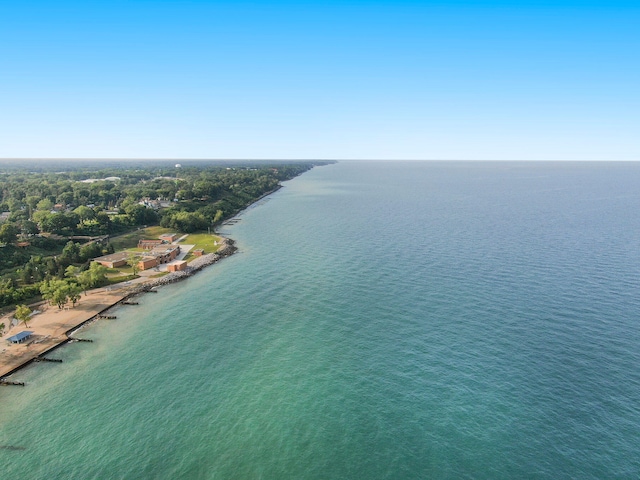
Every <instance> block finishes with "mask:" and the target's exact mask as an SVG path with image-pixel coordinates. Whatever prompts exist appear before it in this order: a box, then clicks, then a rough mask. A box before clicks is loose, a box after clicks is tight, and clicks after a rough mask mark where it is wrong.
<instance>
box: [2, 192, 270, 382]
mask: <svg viewBox="0 0 640 480" xmlns="http://www.w3.org/2000/svg"><path fill="white" fill-rule="evenodd" d="M281 188H283V185H281V184H280V185H278V186H277V187H276V188H274V189H273V190H271V191H269V192H267V193H265V194H263V195H261V196H260V197H258V198H257V199H255V200H254V201H252V202H251V203H250V204H249V205H247V206H246V207H244V208H243V209H241V210H239V211H237V212H236V213H235V214H234V215H233V216H231V217H229V218H228V219H226V220H224V221H223V222H222V225H224V223H225V222H227V221H229V220H231V219H234V218H236V217H238V216H239V215H241V214H242V213H243V212H245V211H246V210H248V209H249V208H251V207H253V206H255V205H256V204H258V203H259V202H260V201H262V200H263V199H264V198H265V197H268V196H269V195H271V194H273V193H275V192H277V191H278V190H280V189H281ZM218 236H221V235H218ZM237 250H238V248H237V247H236V246H235V241H234V240H233V239H231V238H228V237H222V245H221V247H220V248H219V249H218V250H217V251H216V252H215V253H208V254H206V255H203V256H201V257H199V258H196V259H195V260H192V261H191V262H190V263H189V265H188V266H187V269H186V270H184V271H180V272H171V273H169V274H168V275H165V276H163V277H160V278H155V279H150V280H147V281H142V282H140V283H138V284H137V285H135V286H130V285H129V286H121V287H113V286H112V287H101V288H97V289H94V290H90V291H88V292H87V293H86V295H85V296H83V297H82V299H83V300H84V303H82V302H79V303H78V306H76V307H74V308H72V309H68V308H67V309H64V310H60V309H57V310H53V309H54V308H55V307H49V306H46V303H44V304H43V306H44V307H45V309H44V311H43V312H40V313H38V314H37V315H43V314H44V315H45V317H41V318H40V319H39V320H42V321H41V322H38V323H40V324H41V325H40V327H41V330H43V329H44V330H45V333H46V331H51V333H50V334H49V335H45V336H44V337H43V338H38V337H40V335H37V334H36V335H34V336H35V337H36V338H35V339H34V340H31V341H30V342H27V343H25V344H13V345H8V346H3V347H0V348H3V349H2V350H0V386H8V385H12V384H13V383H12V381H11V380H9V379H8V378H7V377H10V376H11V375H13V374H15V373H16V372H18V371H20V370H22V369H23V368H25V367H27V366H28V365H30V364H32V363H34V362H36V361H38V359H39V358H41V357H43V356H45V355H46V354H48V353H50V352H52V351H54V350H56V349H57V348H59V347H61V346H63V345H66V344H67V343H70V342H73V341H78V340H77V339H74V338H73V337H71V335H72V334H73V333H75V332H76V331H77V330H79V329H80V328H82V327H84V326H85V325H88V324H90V323H92V322H94V321H96V320H98V319H99V318H100V315H102V314H103V313H105V312H106V311H108V310H109V309H111V308H113V307H115V306H116V305H118V304H122V303H123V302H126V301H127V300H128V299H129V298H131V297H134V296H137V295H141V294H143V293H148V292H156V291H157V290H155V289H156V288H158V287H161V286H164V285H169V284H171V283H175V282H179V281H182V280H185V279H187V278H189V277H191V276H192V275H195V274H196V273H197V272H199V271H200V270H202V269H203V268H205V267H208V266H210V265H213V264H214V263H217V262H219V261H220V260H222V259H224V258H226V257H229V256H231V255H233V254H234V253H235V252H236V251H237ZM89 295H93V296H94V298H92V299H91V300H94V302H90V303H88V304H87V297H88V296H89ZM96 297H97V298H96ZM95 300H98V301H97V302H96V301H95ZM49 308H51V309H52V310H53V311H52V312H49V311H48V310H49ZM83 311H85V312H86V313H85V314H84V315H81V312H83ZM56 315H60V317H65V318H66V321H65V320H64V319H62V318H60V317H56ZM54 317H55V318H54ZM7 318H10V315H7ZM35 320H38V319H36V318H35V316H34V318H32V319H31V320H30V322H32V321H35ZM56 320H61V321H60V322H56ZM45 322H47V323H45ZM43 323H44V327H45V328H42V327H43V325H42V324H43ZM47 327H48V328H47ZM55 327H57V328H55ZM14 328H15V327H14ZM25 328H32V327H25ZM33 328H34V330H35V328H36V327H33ZM10 330H11V329H9V330H8V331H7V333H6V334H5V336H6V335H8V334H9V331H10ZM34 333H35V332H34ZM38 347H47V348H38ZM8 349H16V350H19V351H18V352H15V353H14V351H12V352H11V353H13V355H11V357H12V358H5V357H7V356H8V354H7V353H6V352H7V350H8ZM16 383H18V384H20V385H22V386H24V383H20V382H16Z"/></svg>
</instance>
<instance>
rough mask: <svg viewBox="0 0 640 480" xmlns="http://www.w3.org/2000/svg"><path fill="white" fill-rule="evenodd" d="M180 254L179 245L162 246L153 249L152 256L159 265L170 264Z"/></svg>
mask: <svg viewBox="0 0 640 480" xmlns="http://www.w3.org/2000/svg"><path fill="white" fill-rule="evenodd" d="M179 253H180V246H179V245H160V246H158V247H154V248H152V249H151V251H150V254H151V256H154V257H156V258H157V259H158V263H159V264H160V263H169V262H170V261H172V260H175V258H176V257H177V256H178V254H179Z"/></svg>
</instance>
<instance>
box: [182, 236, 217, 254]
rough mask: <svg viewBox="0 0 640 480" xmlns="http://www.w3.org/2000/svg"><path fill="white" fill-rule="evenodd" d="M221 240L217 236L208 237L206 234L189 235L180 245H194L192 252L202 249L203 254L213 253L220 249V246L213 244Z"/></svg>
mask: <svg viewBox="0 0 640 480" xmlns="http://www.w3.org/2000/svg"><path fill="white" fill-rule="evenodd" d="M221 240H222V238H221V237H218V236H217V235H209V234H208V233H190V234H189V236H188V237H187V238H185V239H184V240H183V241H182V242H180V243H185V244H187V245H195V247H193V250H195V249H198V248H202V249H203V250H204V253H214V252H216V251H217V250H218V248H220V245H215V242H218V244H219V243H220V241H221ZM193 250H191V251H193ZM189 255H191V254H189Z"/></svg>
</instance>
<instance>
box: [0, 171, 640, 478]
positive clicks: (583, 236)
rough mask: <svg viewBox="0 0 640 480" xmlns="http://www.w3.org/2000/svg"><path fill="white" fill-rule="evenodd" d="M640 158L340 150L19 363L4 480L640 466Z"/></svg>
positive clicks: (627, 472) (10, 393) (592, 471)
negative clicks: (213, 257) (230, 242)
mask: <svg viewBox="0 0 640 480" xmlns="http://www.w3.org/2000/svg"><path fill="white" fill-rule="evenodd" d="M639 185H640V165H639V164H635V163H633V164H632V163H627V164H600V163H584V164H580V163H557V164H556V163H538V164H534V163H463V162H460V163H417V162H416V163H413V162H406V163H405V162H400V163H385V162H364V163H357V162H341V163H339V164H337V165H332V166H326V167H321V168H316V169H314V170H312V171H310V172H308V173H306V174H304V175H303V176H301V177H298V178H296V179H295V180H293V181H291V182H288V183H287V185H286V187H285V188H284V189H282V190H280V191H278V192H277V193H276V194H274V195H272V196H271V197H270V198H269V199H268V201H266V202H262V203H261V204H260V205H257V206H256V207H254V208H251V209H249V210H248V211H246V212H245V213H244V214H243V215H242V217H241V218H242V221H241V222H240V223H239V224H237V225H235V226H233V227H226V229H225V231H224V233H226V234H228V235H230V236H232V237H233V238H235V239H236V240H237V241H238V244H239V247H240V253H239V254H237V255H234V256H233V257H231V258H229V259H227V260H225V261H223V262H221V263H219V264H217V265H215V266H213V267H210V268H208V269H207V270H205V271H204V272H201V273H199V274H198V275H196V276H195V277H193V278H191V279H189V280H187V281H186V282H182V283H180V284H176V285H172V286H169V287H165V288H163V289H162V290H161V293H160V294H157V295H147V296H144V297H141V299H140V303H141V305H140V306H137V307H135V306H131V307H121V308H120V309H119V310H118V311H117V315H118V320H116V321H103V322H97V323H95V324H93V325H92V326H91V327H89V328H88V329H86V330H84V331H83V335H82V336H84V337H87V338H93V339H95V340H96V341H95V343H93V344H73V345H69V346H67V347H64V348H62V349H60V350H59V351H58V352H57V353H56V356H58V357H61V358H63V359H64V360H65V362H64V363H63V364H62V365H58V364H38V365H35V366H33V367H29V368H28V369H26V370H24V371H22V372H20V373H19V374H18V375H17V376H16V379H17V377H19V379H20V380H26V381H27V382H28V384H29V385H28V386H27V387H26V388H24V389H22V388H3V389H2V390H1V391H0V402H1V406H2V408H1V410H0V422H1V427H0V445H5V446H6V445H11V446H17V447H24V449H22V450H7V449H0V462H1V463H2V471H1V473H0V476H1V477H2V478H28V479H36V478H81V479H86V478H96V479H103V478H127V479H129V478H131V479H134V478H167V479H173V478H203V479H214V478H215V479H218V478H219V479H229V478H234V479H235V478H263V479H279V478H310V479H313V478H318V479H326V478H336V479H351V478H355V479H374V478H398V479H405V478H456V479H457V478H487V479H495V478H553V479H561V478H612V477H617V478H637V477H638V476H640V460H639V458H640V457H639V456H638V453H637V452H638V451H640V407H639V405H640V370H639V368H638V365H639V364H640V363H639V361H640V301H639V297H638V295H639V290H638V286H639V285H640V245H639V243H640V219H639V217H638V212H640V193H638V192H640V190H639V189H638V186H639Z"/></svg>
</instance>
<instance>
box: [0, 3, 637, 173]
mask: <svg viewBox="0 0 640 480" xmlns="http://www.w3.org/2000/svg"><path fill="white" fill-rule="evenodd" d="M638 25H640V2H638V1H636V2H629V1H615V0H612V1H608V2H605V1H583V2H572V1H556V2H551V1H544V0H539V1H535V0H529V1H527V0H524V1H520V2H515V1H507V0H501V1H498V0H496V1H471V0H467V1H464V0H459V1H433V2H428V1H425V2H418V1H401V0H400V1H394V2H389V1H364V0H362V1H350V2H341V1H324V2H315V1H298V2H263V1H253V2H243V1H239V2H217V1H205V0H200V1H196V0H193V1H161V0H160V1H158V0H156V1H142V0H140V1H135V0H133V1H131V0H130V1H121V0H112V1H101V2H96V1H90V0H85V1H64V0H58V1H46V2H45V1H36V0H32V1H28V2H27V1H22V0H3V1H2V2H0V158H23V157H24V158H27V157H38V158H43V157H56V158H61V157H64V158H286V159H296V158H334V159H396V158H397V159H527V160H529V159H542V160H550V159H560V160H579V159H585V160H640V60H639V59H640V53H639V52H640V28H639V27H638Z"/></svg>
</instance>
